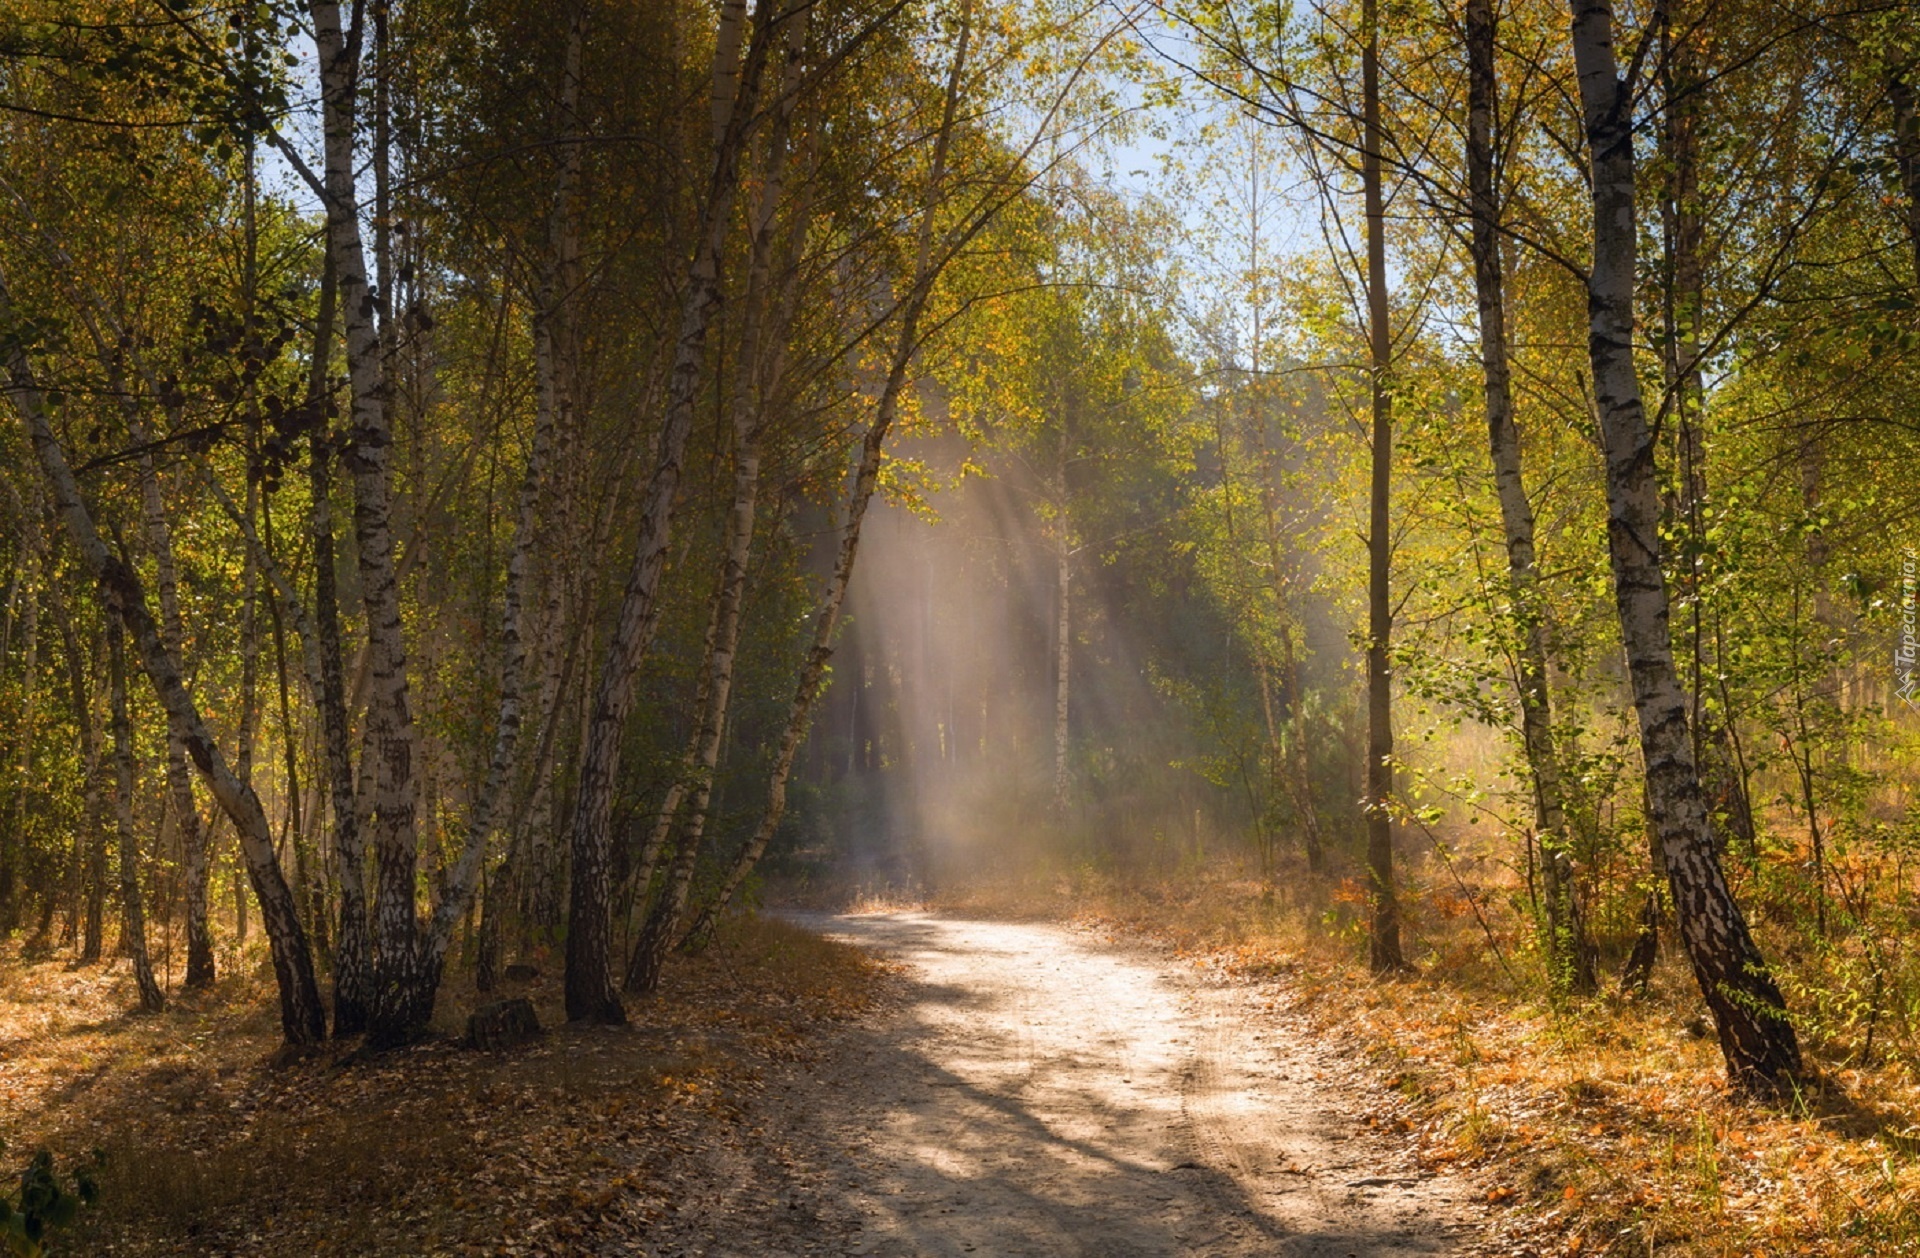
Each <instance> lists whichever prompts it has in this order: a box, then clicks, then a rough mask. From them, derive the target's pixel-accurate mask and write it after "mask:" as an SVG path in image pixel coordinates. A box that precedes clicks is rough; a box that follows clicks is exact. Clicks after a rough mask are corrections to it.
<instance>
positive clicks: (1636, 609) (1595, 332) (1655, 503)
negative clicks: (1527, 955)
mask: <svg viewBox="0 0 1920 1258" xmlns="http://www.w3.org/2000/svg"><path fill="white" fill-rule="evenodd" d="M1569 9H1570V11H1571V15H1572V19H1573V21H1572V26H1573V51H1574V62H1575V66H1576V68H1577V69H1578V72H1579V77H1580V100H1581V106H1582V110H1583V113H1584V116H1585V124H1586V133H1587V144H1588V150H1589V160H1590V163H1591V176H1592V184H1591V187H1592V200H1593V270H1592V273H1591V275H1590V276H1589V278H1588V281H1587V311H1588V320H1589V326H1588V337H1587V344H1588V356H1589V358H1590V360H1591V362H1592V366H1593V388H1594V400H1595V403H1596V406H1597V409H1598V411H1599V418H1600V433H1601V442H1602V453H1603V455H1604V457H1605V460H1606V468H1607V508H1608V519H1607V543H1608V550H1609V552H1610V555H1611V557H1612V564H1613V577H1614V593H1615V603H1616V607H1617V609H1618V612H1619V616H1620V635H1621V639H1622V641H1623V643H1624V645H1625V647H1626V655H1627V670H1628V674H1629V677H1630V678H1631V681H1632V686H1633V699H1634V708H1635V710H1636V711H1637V713H1638V715H1639V725H1640V747H1641V753H1642V757H1643V759H1644V761H1645V765H1646V786H1647V803H1648V808H1649V811H1650V812H1651V814H1652V821H1653V827H1654V829H1655V831H1656V832H1657V834H1658V835H1659V840H1660V847H1661V851H1662V853H1663V855H1664V856H1665V858H1666V866H1667V879H1668V882H1669V884H1670V886H1671V888H1672V891H1673V901H1674V914H1675V917H1676V918H1677V919H1678V922H1679V927H1680V937H1681V940H1682V942H1683V943H1684V944H1685V945H1686V949H1687V956H1688V959H1689V960H1690V961H1691V962H1692V964H1693V971H1694V977H1695V979H1696V980H1697V981H1698V982H1699V984H1700V989H1701V992H1702V994H1703V995H1704V996H1705V997H1706V1001H1707V1004H1708V1006H1709V1007H1710V1008H1711V1009H1712V1010H1713V1014H1714V1019H1715V1022H1716V1023H1717V1024H1718V1028H1719V1034H1720V1049H1721V1052H1722V1054H1723V1055H1724V1056H1725V1058H1726V1061H1727V1073H1728V1076H1729V1078H1730V1080H1731V1081H1732V1082H1733V1083H1734V1084H1735V1086H1737V1087H1740V1088H1743V1089H1754V1088H1764V1087H1771V1086H1775V1085H1777V1084H1778V1083H1779V1082H1780V1081H1781V1080H1782V1078H1783V1077H1790V1076H1792V1075H1795V1074H1797V1073H1798V1072H1799V1069H1800V1049H1799V1044H1798V1041H1797V1039H1796V1037H1795V1036H1794V1032H1793V1025H1792V1023H1790V1022H1789V1021H1788V1020H1787V1015H1786V1008H1785V1003H1784V1002H1783V1001H1782V999H1781V996H1780V991H1779V989H1778V987H1776V986H1775V985H1774V982H1773V979H1772V977H1771V975H1770V974H1769V973H1768V971H1767V967H1766V963H1765V961H1764V960H1763V959H1762V957H1761V956H1760V952H1759V949H1758V948H1757V947H1756V946H1755V945H1754V942H1753V938H1752V936H1751V934H1750V933H1749V932H1748V929H1747V923H1746V919H1745V918H1744V917H1743V916H1742V915H1741V913H1740V909H1739V906H1738V905H1736V904H1735V903H1734V902H1733V897H1732V896H1731V895H1730V894H1729V893H1728V891H1727V885H1726V879H1725V876H1724V875H1723V873H1722V872H1721V869H1720V858H1719V853H1718V851H1717V849H1716V847H1715V844H1714V841H1713V835H1712V834H1711V833H1710V831H1709V822H1708V817H1707V810H1706V805H1705V800H1704V798H1703V797H1702V793H1701V790H1700V779H1699V775H1698V772H1697V770H1696V768H1695V764H1694V758H1693V746H1692V742H1691V738H1690V736H1689V732H1688V728H1687V698H1686V694H1685V692H1684V691H1683V690H1682V689H1681V686H1680V683H1679V678H1678V676H1677V675H1676V673H1675V671H1674V664H1673V642H1672V638H1671V636H1670V633H1669V628H1668V611H1669V607H1668V599H1667V585H1666V575H1665V573H1664V572H1663V571H1662V569H1661V564H1660V532H1659V529H1660V497H1659V488H1658V482H1657V479H1656V476H1655V470H1654V457H1653V455H1654V452H1653V439H1652V434H1651V433H1650V432H1649V430H1648V426H1647V420H1646V410H1645V407H1644V404H1643V402H1642V399H1641V394H1640V380H1639V376H1638V374H1637V372H1636V370H1635V364H1634V359H1633V323H1634V319H1633V296H1634V283H1635V279H1636V275H1637V269H1638V239H1637V236H1636V233H1635V227H1634V153H1633V118H1632V115H1631V97H1630V93H1629V91H1628V86H1627V84H1625V83H1623V82H1622V81H1621V79H1620V76H1619V70H1618V66H1617V64H1616V61H1615V58H1614V46H1613V8H1612V5H1611V3H1610V2H1609V0H1569Z"/></svg>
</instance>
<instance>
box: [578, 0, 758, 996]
mask: <svg viewBox="0 0 1920 1258" xmlns="http://www.w3.org/2000/svg"><path fill="white" fill-rule="evenodd" d="M745 7H746V6H745V0H727V3H726V4H724V5H723V6H722V8H721V14H720V28H719V32H718V42H717V47H716V52H715V57H714V72H713V98H712V100H713V151H714V157H713V166H712V170H711V173H710V177H709V180H708V186H707V190H706V194H705V196H704V197H703V199H702V207H701V219H700V230H699V232H698V235H697V236H696V245H695V253H694V258H693V262H692V265H691V266H690V267H689V269H688V275H687V281H688V282H687V290H686V297H685V301H684V304H683V305H682V307H681V311H680V324H679V330H678V333H677V336H676V342H675V350H674V359H673V366H672V368H671V370H670V372H669V374H668V388H667V404H666V411H665V414H664V415H663V416H662V422H661V429H660V438H659V444H658V455H657V459H656V462H655V464H654V469H653V475H652V477H651V479H650V480H649V481H648V484H647V489H646V493H645V496H644V498H643V499H642V503H641V512H640V528H639V538H638V544H637V545H636V547H635V550H634V557H633V566H632V568H631V570H630V571H629V573H628V575H627V585H626V590H625V592H624V594H623V595H622V597H621V605H620V616H619V620H618V622H617V623H616V625H615V628H614V633H613V636H612V640H611V641H610V642H609V643H608V644H607V652H606V656H605V658H604V660H603V662H602V664H601V667H600V677H599V681H598V684H597V685H596V687H595V692H594V699H593V707H592V715H591V717H590V719H589V721H588V726H587V732H586V739H585V746H584V749H583V753H582V756H581V763H580V772H579V785H578V789H577V797H576V802H575V805H574V817H573V829H572V836H571V843H570V847H571V853H572V857H573V865H572V869H571V871H570V877H569V885H568V913H567V968H566V1006H567V1017H568V1018H569V1019H572V1020H575V1021H593V1022H624V1021H625V1020H626V1011H625V1009H623V1008H622V1007H621V1004H620V997H619V994H618V993H617V992H615V990H614V984H613V974H612V964H611V962H612V956H611V948H612V936H611V932H610V909H611V901H612V890H611V885H610V883H611V865H612V859H611V858H612V833H611V824H610V823H611V819H610V813H611V810H612V803H613V786H614V779H615V777H616V775H617V773H618V771H619V758H620V739H621V735H622V734H623V733H624V731H625V729H626V723H627V715H628V713H629V711H630V710H631V709H632V705H633V683H634V675H635V674H636V673H637V672H638V670H639V666H640V661H641V658H642V657H643V656H644V655H645V653H646V649H647V647H648V645H649V643H650V642H651V640H652V637H653V630H654V626H655V625H656V624H657V623H658V620H659V613H660V609H659V605H658V601H657V600H656V598H655V595H656V593H657V592H658V590H659V586H660V574H661V572H662V571H663V570H664V568H665V566H666V558H667V544H668V540H669V536H670V532H671V525H672V512H673V499H674V494H675V491H676V490H677V489H678V488H679V484H680V473H681V458H682V455H683V453H684V451H685V448H686V442H687V433H688V432H689V430H690V429H691V428H692V425H693V411H694V407H695V404H696V402H697V400H698V397H699V393H700V385H701V379H700V377H701V366H702V363H703V362H704V360H705V349H706V341H707V330H708V328H709V327H710V326H711V324H712V322H713V318H714V315H715V313H716V312H717V311H718V309H719V307H720V305H721V302H722V299H723V294H722V292H721V289H720V263H721V255H722V253H723V251H724V248H725V243H726V235H727V226H728V221H729V219H730V218H731V216H732V209H733V204H734V199H735V194H736V192H737V191H738V185H739V173H740V155H741V149H742V148H743V147H744V141H745V134H746V124H747V122H748V118H749V115H750V113H751V112H752V105H753V102H754V100H755V99H756V98H757V96H758V95H759V91H758V88H759V78H760V71H761V68H762V66H763V65H764V64H765V61H766V55H767V49H766V43H767V39H766V36H767V33H768V32H769V31H771V29H772V27H773V20H774V19H773V12H772V10H773V6H771V5H762V6H761V7H760V8H759V9H758V10H756V12H755V15H754V18H753V31H752V40H751V43H750V44H749V46H748V47H747V49H746V52H745V55H744V56H742V55H741V51H740V48H741V44H742V43H743V42H744V41H745V32H744V28H745V24H746V22H747V16H746V12H745Z"/></svg>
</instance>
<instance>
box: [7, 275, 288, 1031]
mask: <svg viewBox="0 0 1920 1258" xmlns="http://www.w3.org/2000/svg"><path fill="white" fill-rule="evenodd" d="M11 314H12V308H11V303H10V301H9V300H8V298H7V294H6V293H5V291H4V289H0V316H4V317H11ZM7 367H8V385H7V390H6V392H7V395H8V400H9V401H10V402H12V404H13V406H14V409H15V410H16V411H17V412H19V414H20V416H21V418H22V419H23V420H24V421H25V424H26V427H27V432H28V436H29V437H30V439H31V441H32V444H33V447H34V452H35V454H36V455H37V456H38V458H39V462H40V467H41V471H42V473H43V474H44V476H45V478H46V481H47V485H48V487H49V489H50V490H51V491H52V493H53V496H54V502H55V505H56V506H57V507H58V508H59V510H60V513H61V515H62V516H63V517H64V519H65V520H66V525H67V531H68V534H69V535H70V536H71V538H72V539H73V542H74V546H75V549H76V550H78V551H79V553H80V556H81V558H82V560H83V562H85V564H86V565H87V567H88V569H89V570H91V571H92V572H93V574H94V576H95V577H96V578H97V579H98V580H99V582H100V589H101V595H102V598H103V600H104V601H105V603H106V605H107V608H108V610H109V611H110V612H111V613H112V614H114V615H116V616H118V617H119V618H120V620H121V622H122V623H124V624H125V625H126V626H127V627H128V628H129V629H130V630H132V632H133V635H134V642H135V644H136V646H137V647H138V649H139V651H140V655H141V660H142V663H143V664H144V666H145V669H146V673H147V677H148V679H149V680H151V681H152V683H153V686H154V689H155V690H156V691H157V692H158V694H159V697H160V702H161V706H162V707H163V708H164V709H165V710H166V713H167V717H168V720H169V722H170V725H171V726H172V727H173V728H174V729H177V730H179V731H180V732H181V734H182V741H183V743H184V744H185V750H186V752H187V755H188V756H189V757H190V758H191V759H192V761H193V763H194V764H195V766H197V767H198V769H199V770H200V773H201V775H202V776H203V778H204V779H205V780H206V783H207V786H208V788H209V789H210V790H211V791H212V792H213V795H214V798H215V799H216V800H218V801H219V803H220V806H221V807H222V808H223V809H225V810H226V812H227V815H228V816H229V817H230V818H232V820H233V823H234V827H235V829H236V830H238V831H239V833H240V836H241V843H242V850H243V851H244V853H245V856H246V860H247V872H248V875H249V877H250V878H251V880H252V882H253V889H254V894H255V896H256V897H257V898H258V900H259V902H260V914H261V919H262V923H263V925H264V926H265V929H266V931H267V936H268V940H269V942H270V944H271V950H272V958H273V967H274V975H275V978H276V980H277V982H278V986H279V992H280V1024H281V1030H282V1032H283V1034H284V1035H285V1036H286V1039H287V1041H288V1043H290V1044H307V1043H313V1042H315V1041H317V1040H319V1039H320V1038H322V1037H323V1036H324V1035H325V1033H326V1012H325V1009H324V1008H323V1007H322V1006H321V1003H320V993H319V988H318V987H317V986H316V985H315V982H314V975H313V958H312V955H311V953H310V952H309V950H308V947H307V938H306V932H305V931H304V930H303V929H302V928H301V925H300V918H299V914H298V913H297V912H296V911H295V907H294V901H293V893H292V891H291V889H289V888H288V886H287V882H286V879H285V878H284V877H283V876H282V874H281V871H280V865H279V861H278V859H277V857H276V856H275V853H274V848H273V835H272V830H271V827H270V826H269V824H268V822H267V815H266V812H265V810H263V809H262V808H261V806H260V799H259V797H258V796H257V795H255V794H254V792H253V789H252V788H251V787H250V786H248V785H247V784H246V783H245V782H242V781H241V780H240V779H239V778H238V777H237V776H236V775H235V774H234V772H233V770H232V769H231V768H230V767H229V766H228V764H227V761H226V758H225V757H224V756H223V755H222V754H221V752H220V749H219V747H218V746H217V745H216V744H215V743H214V741H213V738H212V736H211V735H210V734H209V733H208V732H207V728H206V724H205V722H204V721H202V720H201V717H200V712H199V709H198V708H197V707H196V706H195V704H194V701H193V697H192V696H191V695H190V694H189V693H188V692H187V688H186V684H185V683H184V682H183V681H182V679H181V672H180V665H179V661H178V658H177V657H176V656H174V655H173V654H172V653H171V652H169V651H168V650H167V646H166V642H165V640H164V639H163V638H162V636H161V631H160V625H159V623H158V622H157V621H156V620H155V619H154V617H153V615H152V613H151V612H150V611H149V610H148V608H147V602H146V594H145V591H144V590H142V589H141V586H140V580H139V577H138V575H137V574H135V572H134V571H133V569H131V568H130V567H128V566H127V565H126V564H125V563H123V562H122V561H121V560H120V559H119V558H118V557H117V556H114V555H113V554H111V553H110V552H109V551H108V550H107V547H106V544H105V543H104V542H103V541H102V540H101V538H100V535H99V533H98V532H97V531H96V529H95V528H94V523H93V517H92V515H91V514H90V513H89V512H88V510H87V506H86V502H85V500H84V499H82V498H81V496H80V490H79V486H78V485H77V484H76V483H75V481H74V478H73V472H72V469H71V468H70V467H69V466H68V464H67V459H66V454H65V452H64V451H62V450H61V448H60V445H59V442H58V441H57V440H56V439H55V437H54V435H53V428H52V425H51V423H50V421H49V419H48V415H47V409H46V401H45V398H44V396H43V395H42V393H41V391H40V389H39V387H38V385H36V384H35V383H34V379H33V373H32V369H31V366H30V364H29V363H28V361H27V357H26V352H25V351H24V350H23V349H21V348H20V347H18V346H15V347H13V348H12V350H11V351H10V352H9V353H8V354H7Z"/></svg>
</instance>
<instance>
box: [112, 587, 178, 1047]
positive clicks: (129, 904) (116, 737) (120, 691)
mask: <svg viewBox="0 0 1920 1258" xmlns="http://www.w3.org/2000/svg"><path fill="white" fill-rule="evenodd" d="M124 638H125V631H124V630H122V629H121V627H120V618H119V617H118V616H115V615H114V614H113V613H112V612H108V613H107V670H108V673H107V681H108V686H109V690H110V702H111V705H112V707H111V712H112V717H111V721H112V725H113V820H114V829H115V831H116V832H117V833H118V835H119V839H120V906H121V913H122V917H121V922H122V923H123V924H122V927H121V929H122V930H124V931H125V932H126V953H127V957H128V959H129V960H130V961H132V963H133V981H134V982H135V983H136V984H137V985H138V986H139V988H140V1007H141V1008H142V1009H145V1010H146V1011H147V1012H149V1013H157V1012H159V1011H160V1010H162V1009H164V1008H166V1007H167V998H166V997H165V996H164V995H162V994H161V991H160V984H159V983H158V982H156V981H155V980H154V977H153V962H152V960H151V959H150V958H149V957H148V956H147V919H146V914H145V912H144V911H143V910H142V907H141V904H140V844H139V840H138V839H137V838H136V837H135V835H134V829H133V731H132V726H131V724H130V723H129V722H128V720H127V659H126V655H127V653H126V646H125V642H124Z"/></svg>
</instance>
